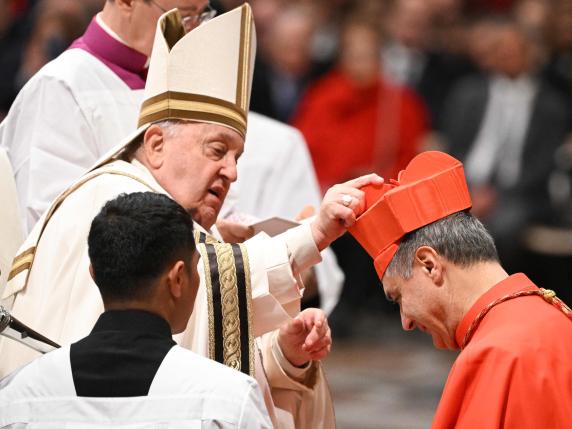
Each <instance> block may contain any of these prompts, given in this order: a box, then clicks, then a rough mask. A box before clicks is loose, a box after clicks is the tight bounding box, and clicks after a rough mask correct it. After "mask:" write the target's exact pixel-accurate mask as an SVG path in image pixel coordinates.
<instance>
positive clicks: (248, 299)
mask: <svg viewBox="0 0 572 429" xmlns="http://www.w3.org/2000/svg"><path fill="white" fill-rule="evenodd" d="M238 247H240V251H241V253H242V264H243V266H244V279H245V285H246V311H247V314H248V350H249V353H248V354H249V356H248V361H249V363H250V376H251V377H254V374H255V373H254V369H255V367H254V335H253V333H252V285H251V283H250V260H249V259H248V249H247V248H246V246H245V245H244V244H239V245H238Z"/></svg>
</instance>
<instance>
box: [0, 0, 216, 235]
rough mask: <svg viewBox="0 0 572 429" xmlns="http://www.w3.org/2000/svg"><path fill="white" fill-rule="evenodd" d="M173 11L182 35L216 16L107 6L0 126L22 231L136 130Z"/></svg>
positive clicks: (197, 8) (203, 9)
mask: <svg viewBox="0 0 572 429" xmlns="http://www.w3.org/2000/svg"><path fill="white" fill-rule="evenodd" d="M173 8H178V9H179V11H180V12H181V15H182V16H183V17H184V22H185V29H186V30H187V31H190V30H192V29H193V28H195V27H197V26H198V25H199V24H200V23H202V22H204V21H206V20H208V19H211V18H212V17H214V16H215V14H216V12H215V11H214V10H213V9H211V7H210V5H209V2H208V0H107V1H106V2H105V5H104V7H103V10H102V11H101V12H100V13H98V14H97V15H96V16H95V17H94V18H93V20H92V21H91V23H90V25H89V27H88V28H87V30H86V31H85V33H84V35H83V36H82V37H80V38H79V39H77V40H76V41H75V42H74V43H73V44H72V45H71V46H70V48H69V49H68V50H67V51H65V52H64V53H63V54H61V55H60V56H59V57H57V58H56V59H54V60H53V61H51V62H50V63H48V64H47V65H46V66H44V67H43V68H42V69H41V70H40V71H39V72H38V73H37V74H36V75H34V76H33V77H32V78H31V79H30V81H29V82H28V83H27V84H26V85H25V86H24V88H23V89H22V90H21V91H20V93H19V94H18V97H17V98H16V100H15V101H14V104H13V106H12V108H11V109H10V112H9V113H8V116H7V117H6V119H5V120H4V121H3V122H2V124H0V146H1V147H4V148H5V149H6V151H7V153H8V156H9V158H10V161H11V163H12V166H13V168H14V175H15V179H16V185H17V188H18V198H19V202H20V209H21V211H22V219H23V222H24V225H23V226H24V232H25V233H26V234H27V232H28V231H30V230H31V229H32V227H33V226H34V224H35V223H36V221H37V220H38V219H39V218H40V216H41V215H42V213H43V212H44V211H45V210H46V209H47V207H48V206H49V203H50V202H51V201H52V200H53V199H54V198H55V197H56V196H57V195H58V194H59V193H60V192H61V191H62V190H64V189H65V188H66V187H67V186H68V185H69V184H70V183H72V182H73V180H74V179H76V178H78V177H79V176H81V175H82V174H83V173H84V172H85V171H86V170H87V169H88V168H89V167H91V166H92V165H93V164H94V163H95V161H96V160H97V159H98V158H99V157H101V156H102V155H103V154H104V153H105V152H106V151H107V150H108V149H109V148H110V147H112V146H113V145H114V144H115V143H116V142H118V141H120V140H121V139H122V138H123V137H125V136H126V135H127V134H128V133H129V132H130V131H132V130H134V129H135V125H136V123H137V112H138V110H139V105H140V104H141V99H142V96H143V89H144V88H145V80H146V77H147V67H148V57H149V55H150V54H151V48H152V46H153V37H154V34H155V25H156V23H157V20H158V19H159V17H160V16H161V15H162V14H163V13H164V12H165V11H167V10H170V9H173Z"/></svg>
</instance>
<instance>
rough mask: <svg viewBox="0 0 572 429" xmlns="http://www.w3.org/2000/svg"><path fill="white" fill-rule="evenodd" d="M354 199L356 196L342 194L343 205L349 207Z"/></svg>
mask: <svg viewBox="0 0 572 429" xmlns="http://www.w3.org/2000/svg"><path fill="white" fill-rule="evenodd" d="M353 199H354V198H353V197H352V196H351V195H349V194H344V195H342V199H341V203H342V205H343V206H345V207H349V206H350V204H351V203H352V201H353Z"/></svg>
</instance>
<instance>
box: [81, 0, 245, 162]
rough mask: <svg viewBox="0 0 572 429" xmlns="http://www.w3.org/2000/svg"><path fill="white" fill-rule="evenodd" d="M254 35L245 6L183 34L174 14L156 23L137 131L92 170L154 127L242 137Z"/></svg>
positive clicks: (180, 24) (164, 16)
mask: <svg viewBox="0 0 572 429" xmlns="http://www.w3.org/2000/svg"><path fill="white" fill-rule="evenodd" d="M255 54H256V31H255V28H254V20H253V18H252V10H251V9H250V6H249V5H248V4H247V3H245V4H243V5H242V6H240V7H237V8H236V9H233V10H231V11H230V12H227V13H225V14H222V15H220V16H218V17H216V18H214V19H212V20H210V21H207V22H206V23H204V24H202V25H200V26H199V27H197V28H195V29H194V30H192V31H191V32H189V33H185V30H184V26H183V23H182V19H181V15H180V13H179V11H178V10H177V9H173V10H171V11H169V12H166V13H165V14H163V15H162V16H161V18H159V21H158V22H157V30H156V32H155V42H154V44H153V51H152V53H151V62H150V64H149V72H148V75H147V82H146V85H145V95H144V99H143V103H142V105H141V110H140V111H139V122H138V128H137V130H136V131H135V132H134V133H132V134H130V135H129V136H128V137H127V138H125V139H124V140H123V141H122V142H121V143H119V144H118V145H117V146H115V147H114V148H112V149H111V150H110V151H109V152H108V153H107V154H106V155H104V156H103V157H102V158H101V159H100V160H99V161H98V162H97V164H96V165H95V166H94V167H93V168H92V169H94V168H97V167H99V166H101V165H103V164H105V163H107V162H109V161H110V160H111V159H113V158H117V157H118V156H120V155H121V153H122V152H123V151H124V150H125V149H126V148H127V147H128V146H129V145H130V144H131V143H132V142H134V141H137V140H139V139H140V136H141V135H142V134H143V133H144V132H145V131H146V130H147V128H149V126H150V125H151V124H153V123H155V122H159V121H163V120H168V119H175V120H176V119H182V120H190V121H194V122H206V123H211V124H218V125H223V126H226V127H228V128H231V129H233V130H235V131H236V132H238V133H239V134H240V135H241V136H242V137H243V138H244V136H245V135H246V118H247V112H248V108H249V104H250V92H251V88H252V75H253V72H254V58H255Z"/></svg>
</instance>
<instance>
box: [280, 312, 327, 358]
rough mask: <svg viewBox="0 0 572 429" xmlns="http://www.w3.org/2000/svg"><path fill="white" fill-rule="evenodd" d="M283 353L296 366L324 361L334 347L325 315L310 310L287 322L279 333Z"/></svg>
mask: <svg viewBox="0 0 572 429" xmlns="http://www.w3.org/2000/svg"><path fill="white" fill-rule="evenodd" d="M278 344H279V345H280V349H281V350H282V353H283V354H284V356H285V357H286V359H288V361H289V362H290V363H291V364H292V365H294V366H302V365H304V364H306V363H307V362H308V361H310V360H320V359H324V358H325V357H326V356H328V354H329V353H330V350H331V347H332V333H331V330H330V327H329V326H328V320H327V319H326V315H325V313H324V312H323V311H322V310H320V309H318V308H308V309H306V310H304V311H302V312H301V313H300V314H298V316H296V317H295V318H294V319H291V320H289V321H288V322H286V323H285V324H284V325H282V327H281V328H280V330H279V331H278Z"/></svg>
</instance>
